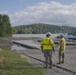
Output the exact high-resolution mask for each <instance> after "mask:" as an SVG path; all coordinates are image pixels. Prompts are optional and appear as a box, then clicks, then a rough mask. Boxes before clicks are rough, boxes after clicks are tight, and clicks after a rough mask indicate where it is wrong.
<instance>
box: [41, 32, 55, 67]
mask: <svg viewBox="0 0 76 75" xmlns="http://www.w3.org/2000/svg"><path fill="white" fill-rule="evenodd" d="M50 36H51V33H50V32H47V33H46V37H45V38H43V39H42V41H41V50H42V52H43V53H44V57H45V65H46V66H45V67H44V68H48V64H49V65H50V66H49V68H52V51H54V52H55V48H54V41H53V40H52V39H51V38H50Z"/></svg>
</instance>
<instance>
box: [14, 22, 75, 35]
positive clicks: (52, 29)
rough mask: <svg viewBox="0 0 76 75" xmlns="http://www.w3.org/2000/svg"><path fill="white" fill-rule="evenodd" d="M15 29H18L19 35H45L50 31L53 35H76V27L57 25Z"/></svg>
mask: <svg viewBox="0 0 76 75" xmlns="http://www.w3.org/2000/svg"><path fill="white" fill-rule="evenodd" d="M15 28H16V29H17V34H45V33H46V32H48V31H50V32H51V33H62V32H64V33H67V32H74V33H76V28H75V27H70V26H57V25H50V24H42V23H39V24H31V25H21V26H15Z"/></svg>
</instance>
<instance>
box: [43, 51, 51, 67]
mask: <svg viewBox="0 0 76 75" xmlns="http://www.w3.org/2000/svg"><path fill="white" fill-rule="evenodd" d="M44 57H45V65H46V67H48V63H49V65H50V67H52V50H44Z"/></svg>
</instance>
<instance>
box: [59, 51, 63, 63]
mask: <svg viewBox="0 0 76 75" xmlns="http://www.w3.org/2000/svg"><path fill="white" fill-rule="evenodd" d="M59 62H64V50H59Z"/></svg>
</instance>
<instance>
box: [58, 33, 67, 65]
mask: <svg viewBox="0 0 76 75" xmlns="http://www.w3.org/2000/svg"><path fill="white" fill-rule="evenodd" d="M58 48H59V54H58V58H59V63H58V64H61V63H64V56H65V53H64V52H65V48H66V40H65V39H64V37H63V35H62V34H61V35H60V40H59V46H58Z"/></svg>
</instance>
